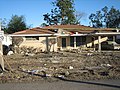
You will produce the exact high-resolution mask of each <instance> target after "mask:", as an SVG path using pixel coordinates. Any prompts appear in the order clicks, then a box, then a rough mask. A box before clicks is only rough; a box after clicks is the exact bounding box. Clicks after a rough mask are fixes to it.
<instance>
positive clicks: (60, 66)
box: [0, 51, 120, 83]
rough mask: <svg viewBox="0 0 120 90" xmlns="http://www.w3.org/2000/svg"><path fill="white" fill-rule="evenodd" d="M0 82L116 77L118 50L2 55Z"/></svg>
mask: <svg viewBox="0 0 120 90" xmlns="http://www.w3.org/2000/svg"><path fill="white" fill-rule="evenodd" d="M4 59H5V60H6V61H7V62H8V63H9V65H10V67H11V68H12V71H11V69H10V67H9V66H8V65H7V64H5V69H6V71H5V72H3V73H0V82H1V83H5V82H31V81H38V80H44V79H47V78H56V77H58V78H64V79H72V80H73V79H74V80H93V79H119V78H120V52H119V51H118V52H101V53H98V52H79V53H77V52H68V51H67V52H59V53H58V52H52V53H37V54H34V55H22V54H12V55H8V56H7V55H5V56H4Z"/></svg>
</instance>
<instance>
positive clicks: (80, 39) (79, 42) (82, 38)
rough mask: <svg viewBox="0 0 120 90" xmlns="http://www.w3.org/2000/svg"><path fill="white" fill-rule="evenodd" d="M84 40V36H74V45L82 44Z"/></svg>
mask: <svg viewBox="0 0 120 90" xmlns="http://www.w3.org/2000/svg"><path fill="white" fill-rule="evenodd" d="M85 42H86V37H85V36H81V37H80V36H78V37H76V46H80V45H84V44H85Z"/></svg>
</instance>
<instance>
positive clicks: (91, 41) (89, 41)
mask: <svg viewBox="0 0 120 90" xmlns="http://www.w3.org/2000/svg"><path fill="white" fill-rule="evenodd" d="M79 37H80V36H79ZM80 38H82V36H81V37H80ZM85 38H86V41H85V42H81V43H82V44H81V45H80V46H76V45H77V42H74V43H73V44H74V45H73V46H71V45H70V36H66V37H58V48H59V49H60V50H64V49H77V48H79V47H82V48H95V45H97V44H98V37H93V36H85ZM64 39H66V42H65V40H64ZM107 39H108V37H101V39H100V43H101V42H104V41H107ZM62 40H64V41H63V42H62ZM62 43H66V44H64V46H63V45H62ZM65 45H66V46H65Z"/></svg>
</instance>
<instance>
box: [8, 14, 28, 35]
mask: <svg viewBox="0 0 120 90" xmlns="http://www.w3.org/2000/svg"><path fill="white" fill-rule="evenodd" d="M25 29H27V25H26V23H25V17H24V16H18V15H13V16H12V18H11V20H10V21H9V23H8V25H7V30H6V32H7V33H9V34H11V33H14V32H18V31H21V30H25Z"/></svg>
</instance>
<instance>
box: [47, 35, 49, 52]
mask: <svg viewBox="0 0 120 90" xmlns="http://www.w3.org/2000/svg"><path fill="white" fill-rule="evenodd" d="M48 45H49V43H48V37H46V51H47V52H48V51H49V50H48Z"/></svg>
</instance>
